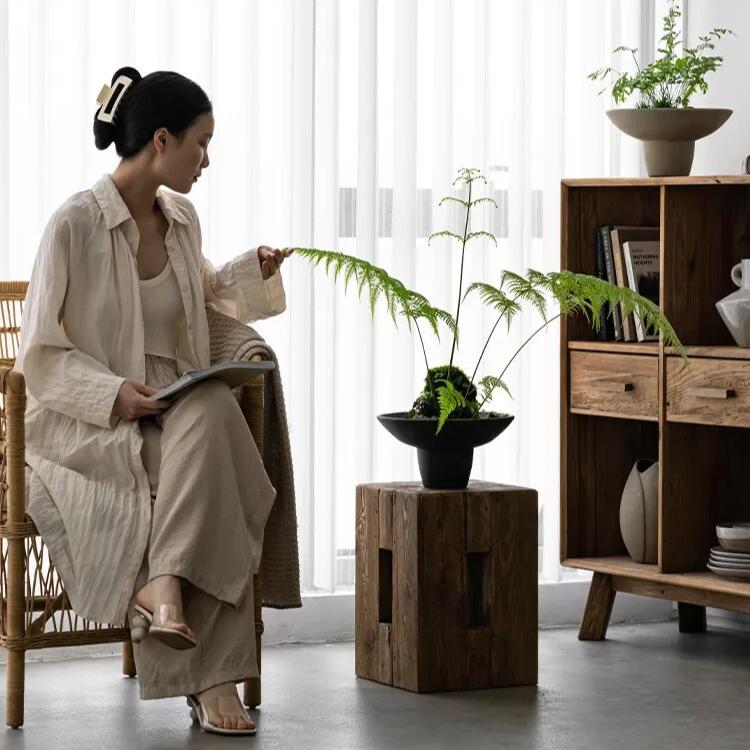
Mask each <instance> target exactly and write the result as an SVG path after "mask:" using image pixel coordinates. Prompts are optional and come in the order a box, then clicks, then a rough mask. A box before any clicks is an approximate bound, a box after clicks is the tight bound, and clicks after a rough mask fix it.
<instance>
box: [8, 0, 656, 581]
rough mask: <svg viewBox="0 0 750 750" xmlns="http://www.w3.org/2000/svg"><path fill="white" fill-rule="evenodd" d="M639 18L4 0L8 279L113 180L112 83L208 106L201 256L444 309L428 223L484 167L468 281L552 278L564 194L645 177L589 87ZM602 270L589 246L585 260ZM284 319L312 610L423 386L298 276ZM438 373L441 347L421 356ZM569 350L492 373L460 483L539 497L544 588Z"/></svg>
mask: <svg viewBox="0 0 750 750" xmlns="http://www.w3.org/2000/svg"><path fill="white" fill-rule="evenodd" d="M652 14H653V0H640V1H639V0H609V1H608V2H601V0H567V1H566V0H505V1H501V0H244V1H243V0H179V1H178V0H163V1H162V2H160V3H153V2H150V1H149V0H109V1H107V0H0V275H1V276H2V277H3V278H12V279H20V278H28V275H29V273H30V270H31V266H32V263H33V259H34V253H35V252H36V248H37V245H38V242H39V237H40V235H41V231H42V229H43V227H44V225H45V223H46V221H47V219H48V217H49V215H50V213H51V212H52V211H53V210H54V209H55V208H56V207H57V206H58V205H59V204H60V203H61V202H62V201H63V200H65V199H66V198H67V197H68V196H69V195H71V194H72V193H74V192H76V191H79V190H85V189H87V188H88V187H90V186H91V184H93V182H94V181H95V180H96V179H97V178H98V177H99V176H100V175H101V174H102V173H103V172H105V171H106V172H112V171H113V170H114V168H115V167H116V165H117V163H118V161H119V158H118V157H117V155H116V154H115V153H114V147H111V148H110V149H109V150H108V151H106V152H99V151H97V150H96V149H95V147H94V141H93V135H92V123H93V115H94V112H95V110H96V107H97V105H96V102H95V98H96V95H97V94H98V92H99V89H100V87H101V85H102V84H103V83H109V81H110V77H111V75H112V73H113V72H114V71H115V70H116V69H117V68H118V67H120V66H122V65H133V66H135V67H137V68H138V69H139V70H140V71H141V73H142V74H143V75H146V74H147V73H149V72H151V71H153V70H176V71H178V72H180V73H182V74H184V75H186V76H188V77H190V78H192V79H194V80H195V81H197V82H198V83H199V84H200V85H201V86H203V87H204V88H205V89H206V91H207V92H208V95H209V97H210V98H211V99H212V101H213V104H214V114H215V118H216V130H215V135H214V138H213V141H212V144H211V146H210V148H209V156H210V159H211V165H210V167H209V169H208V170H206V171H205V177H204V179H203V180H201V182H200V183H199V184H198V185H197V186H196V187H195V188H194V189H193V191H192V192H191V193H190V196H189V197H190V198H191V200H193V202H194V203H195V205H196V207H197V209H198V212H199V215H200V217H201V221H202V226H203V236H204V251H205V253H206V254H207V255H208V256H209V257H210V258H211V259H212V260H213V261H214V262H222V261H225V260H227V259H229V258H231V257H233V256H234V255H236V254H238V253H240V252H241V251H243V250H246V249H247V248H249V247H252V246H255V245H257V244H260V243H264V244H270V245H274V246H277V247H282V246H286V245H296V246H305V247H318V248H323V249H329V250H339V251H341V252H345V253H350V254H356V255H358V256H359V257H361V258H365V259H367V260H370V261H371V262H374V263H376V264H377V265H380V266H383V267H385V268H386V269H387V270H388V271H389V273H391V274H393V275H395V276H397V277H398V278H400V279H401V280H402V281H403V282H404V283H405V284H406V285H407V286H408V287H410V288H412V289H416V290H418V291H420V292H422V293H423V294H425V295H426V296H427V297H428V298H429V300H430V301H431V303H432V304H433V305H437V306H439V307H442V308H444V309H446V310H448V311H450V312H451V313H453V314H454V313H455V305H456V298H457V293H458V274H459V261H460V253H459V247H458V246H457V245H455V244H451V243H449V242H448V241H445V240H441V241H437V242H433V243H432V244H431V245H430V246H428V245H427V236H428V235H429V234H430V232H432V231H436V230H438V229H441V228H446V227H454V226H456V225H457V221H458V219H459V216H458V214H457V213H456V212H455V211H452V210H451V209H449V208H448V207H443V208H438V207H437V202H438V200H439V199H440V197H442V196H444V195H448V194H450V192H451V190H452V189H453V188H452V187H451V183H452V180H453V179H454V178H455V176H456V171H457V169H458V168H459V167H463V166H467V167H468V166H470V167H476V168H479V169H481V170H482V172H483V173H484V174H485V175H486V177H487V179H488V182H489V184H488V186H487V188H486V192H485V193H484V194H486V195H491V196H493V197H495V198H496V199H497V200H498V202H499V209H497V210H494V209H492V210H489V209H486V208H485V209H484V210H482V211H481V212H480V211H477V212H476V215H475V217H474V220H473V224H472V226H473V227H474V228H476V229H481V228H483V229H487V230H489V231H492V232H493V233H494V234H496V235H497V237H498V247H497V248H495V247H494V246H493V245H491V244H490V243H487V242H485V241H482V242H474V243H472V244H471V245H470V246H469V248H468V249H467V255H466V267H465V273H464V284H465V285H466V284H468V283H470V282H473V281H479V280H483V281H488V282H490V283H495V284H496V283H498V282H499V279H500V274H501V272H502V270H503V269H504V268H510V269H513V270H516V271H521V270H524V269H525V268H527V267H529V266H532V267H535V268H539V269H543V270H554V269H556V268H558V267H559V255H560V252H559V246H560V243H559V197H560V178H561V177H563V176H569V177H570V176H608V175H618V174H626V175H636V174H640V173H641V165H640V161H639V155H638V152H637V149H636V146H635V144H634V143H633V142H632V141H629V140H628V139H624V138H621V137H620V136H619V134H618V133H617V132H616V131H615V130H614V129H613V128H612V127H611V126H610V125H609V123H608V121H607V119H606V117H605V115H604V110H605V109H606V108H607V107H608V106H610V105H611V102H610V101H609V99H608V98H607V95H603V96H597V91H598V89H599V86H598V85H597V84H595V83H592V82H590V81H588V80H587V79H586V74H587V73H588V72H589V71H591V70H593V69H595V68H597V67H600V66H601V65H603V64H606V63H607V62H609V61H610V59H611V58H610V51H611V50H612V49H613V48H614V47H615V46H617V45H618V44H620V43H626V44H629V45H633V46H639V45H641V40H642V39H643V40H644V42H643V43H644V44H652V38H648V35H649V34H653V23H652V18H651V15H652ZM592 252H593V249H592ZM282 273H283V275H284V280H285V284H286V288H287V298H288V310H287V312H286V313H285V314H284V315H282V316H279V317H278V318H275V319H271V320H268V321H263V322H261V323H258V325H257V328H258V330H259V331H261V333H262V334H263V335H264V336H265V337H266V338H267V340H268V341H269V342H270V344H271V345H272V346H273V348H274V349H275V351H276V352H277V354H278V357H279V361H280V367H281V373H282V377H283V383H284V388H285V393H286V397H287V409H288V418H289V426H290V434H291V440H292V451H293V457H294V468H295V480H296V489H297V504H298V513H299V528H300V550H301V564H302V579H303V581H302V582H303V586H304V589H305V590H307V591H311V590H314V589H317V590H321V591H335V590H343V589H345V588H346V587H347V586H348V585H350V584H351V583H352V582H353V570H354V560H353V551H354V529H355V517H354V499H355V486H356V484H357V483H360V482H370V481H386V480H408V479H415V478H417V477H418V476H419V474H418V469H417V462H416V452H415V450H414V449H413V448H410V447H408V446H404V445H402V444H400V443H398V442H397V441H396V440H395V439H394V438H392V437H391V436H390V435H388V434H387V433H386V432H385V430H384V429H383V428H382V427H381V425H380V424H379V423H378V421H377V419H376V415H377V414H380V413H383V412H389V411H401V410H406V409H408V408H409V407H410V406H411V404H412V402H413V400H414V398H415V396H416V394H417V393H418V392H419V390H421V385H422V382H423V379H424V374H425V372H424V359H423V355H422V350H421V348H420V346H419V340H418V338H417V337H416V336H415V335H413V334H409V332H408V330H407V328H406V326H405V324H404V323H403V322H402V323H400V325H399V329H398V330H396V329H395V327H394V325H393V323H392V321H391V319H390V317H389V316H388V315H387V313H386V312H385V310H384V309H383V308H382V307H379V308H378V310H377V312H376V315H375V321H374V323H373V322H372V321H371V319H370V314H369V309H368V303H367V300H366V296H365V295H363V298H362V300H361V301H360V300H358V299H357V296H356V292H355V289H354V287H353V286H352V287H350V289H349V291H348V292H347V293H346V294H344V290H343V286H342V285H341V284H336V285H334V283H333V282H332V280H331V279H329V278H328V277H327V276H326V275H325V273H324V272H323V271H322V270H320V269H318V270H315V271H314V270H313V269H312V267H311V266H310V265H309V264H308V262H307V261H305V260H304V259H302V258H301V257H294V256H292V258H290V259H289V260H288V261H287V262H286V263H285V265H284V266H283V269H282ZM494 320H495V318H494V316H493V315H492V314H490V313H489V312H488V311H486V310H484V309H483V308H482V306H481V304H480V302H479V299H478V297H477V298H474V299H472V298H469V299H468V300H467V302H466V303H465V304H464V305H463V306H462V309H461V320H460V322H461V335H462V342H461V347H460V349H459V350H458V352H457V358H456V360H455V361H456V363H457V364H458V365H459V366H461V367H463V368H464V369H465V370H467V371H468V373H469V374H471V371H472V370H473V367H474V364H475V362H476V358H477V356H478V354H479V352H480V350H481V346H482V344H483V343H484V341H485V339H486V336H487V335H488V333H489V330H490V328H491V326H492V324H493V323H494ZM537 325H538V319H537V318H536V316H535V315H533V314H531V313H530V314H528V315H524V316H523V318H522V319H520V320H518V321H516V325H515V326H514V328H513V330H511V332H510V333H507V332H505V331H501V330H500V329H498V331H497V332H496V333H495V336H494V338H493V340H492V342H491V344H490V346H489V348H488V351H487V354H486V355H485V357H484V359H483V362H482V366H481V367H480V370H479V373H478V375H479V376H482V375H484V374H488V373H492V374H498V373H499V369H500V368H501V367H502V365H503V364H504V362H505V361H506V360H507V358H508V357H509V356H510V355H511V353H512V352H513V350H514V348H515V347H517V346H518V345H519V344H520V343H521V342H522V341H523V339H524V338H525V336H527V335H528V334H529V333H530V332H531V331H533V330H534V328H535V327H536V326H537ZM425 344H426V346H427V354H428V358H429V363H430V365H431V366H435V365H437V364H441V363H445V362H447V359H448V356H449V353H450V337H449V336H448V335H447V333H445V334H444V335H443V337H442V341H441V342H440V343H438V342H437V341H436V340H435V339H434V338H433V337H432V336H431V335H426V337H425ZM558 370H559V352H558V330H557V328H556V327H554V326H553V327H551V328H550V329H549V331H548V332H547V333H546V335H543V336H540V337H539V338H538V339H537V340H535V342H534V343H533V344H532V345H530V346H529V347H528V348H527V349H526V350H525V351H524V354H523V355H522V356H520V357H519V358H518V359H517V360H516V361H515V363H514V365H513V366H512V367H511V369H510V370H509V371H508V373H507V377H506V380H507V382H508V384H509V386H510V388H511V391H512V393H513V396H514V398H513V400H510V399H508V398H507V397H501V396H497V397H496V398H495V399H494V400H493V402H492V403H491V404H489V406H490V407H491V408H493V409H495V410H499V411H508V412H510V413H512V414H513V415H515V421H514V422H513V424H512V425H511V427H510V428H509V429H508V430H507V431H506V432H505V433H504V434H503V435H501V436H500V437H499V438H498V439H496V440H495V441H494V442H492V443H491V444H490V445H488V446H485V447H482V448H479V449H477V450H476V451H475V458H474V469H473V474H472V476H473V478H476V479H486V480H492V481H498V482H504V483H516V484H522V485H527V486H531V487H535V488H536V489H537V490H538V491H539V499H540V511H541V519H542V520H541V523H540V529H542V530H543V531H542V532H541V534H540V544H541V545H542V546H543V565H542V569H541V572H542V573H543V575H544V577H545V578H546V579H548V580H556V579H558V578H559V576H560V568H559V565H558V549H559V546H558V534H559V524H558V517H559V513H558V497H559V490H558V464H559V437H558V432H559V387H558V376H559V373H558Z"/></svg>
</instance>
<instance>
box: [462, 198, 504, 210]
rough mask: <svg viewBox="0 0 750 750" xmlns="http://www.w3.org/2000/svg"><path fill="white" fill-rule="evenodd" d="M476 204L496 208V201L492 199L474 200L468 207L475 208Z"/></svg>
mask: <svg viewBox="0 0 750 750" xmlns="http://www.w3.org/2000/svg"><path fill="white" fill-rule="evenodd" d="M477 203H491V204H492V205H493V206H494V207H495V208H497V207H498V205H497V201H496V200H495V199H494V198H476V199H475V200H473V201H472V202H471V203H470V204H469V205H470V206H476V205H477Z"/></svg>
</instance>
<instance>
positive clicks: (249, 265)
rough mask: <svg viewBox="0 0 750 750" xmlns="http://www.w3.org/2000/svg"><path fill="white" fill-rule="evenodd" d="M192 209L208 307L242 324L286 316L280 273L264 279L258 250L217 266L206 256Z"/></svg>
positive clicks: (204, 294) (279, 270) (198, 222)
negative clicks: (282, 314)
mask: <svg viewBox="0 0 750 750" xmlns="http://www.w3.org/2000/svg"><path fill="white" fill-rule="evenodd" d="M190 208H191V214H192V216H193V221H194V226H195V230H196V235H197V237H198V250H199V252H200V262H201V264H202V276H203V296H204V298H205V301H206V307H210V308H212V309H214V310H216V311H217V312H220V313H224V314H225V315H229V316H230V317H232V318H235V319H237V320H239V321H240V322H241V323H252V322H253V321H254V320H262V319H263V318H270V317H271V316H273V315H278V314H279V313H281V312H284V310H286V293H285V291H284V282H283V280H282V278H281V269H278V270H277V271H276V273H274V274H273V275H272V276H270V277H269V278H268V279H264V278H263V274H262V272H261V270H260V261H259V260H258V249H257V248H254V249H253V250H248V251H246V252H244V253H241V254H240V255H238V256H236V257H235V258H232V260H230V261H228V262H226V263H224V264H223V265H220V266H218V267H216V266H214V264H213V263H211V261H210V260H209V259H208V258H206V257H205V256H204V255H203V249H202V244H203V243H202V235H201V228H200V221H199V219H198V214H197V212H196V211H195V209H194V208H193V207H192V206H191V207H190Z"/></svg>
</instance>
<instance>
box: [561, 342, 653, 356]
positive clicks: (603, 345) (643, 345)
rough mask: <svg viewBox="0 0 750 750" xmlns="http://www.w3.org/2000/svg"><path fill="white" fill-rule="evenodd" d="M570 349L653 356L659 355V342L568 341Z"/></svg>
mask: <svg viewBox="0 0 750 750" xmlns="http://www.w3.org/2000/svg"><path fill="white" fill-rule="evenodd" d="M568 349H569V350H571V351H585V352H609V353H610V354H646V355H649V356H651V357H657V356H658V355H659V344H658V343H657V342H656V341H641V342H638V343H636V342H635V341H627V342H623V341H568Z"/></svg>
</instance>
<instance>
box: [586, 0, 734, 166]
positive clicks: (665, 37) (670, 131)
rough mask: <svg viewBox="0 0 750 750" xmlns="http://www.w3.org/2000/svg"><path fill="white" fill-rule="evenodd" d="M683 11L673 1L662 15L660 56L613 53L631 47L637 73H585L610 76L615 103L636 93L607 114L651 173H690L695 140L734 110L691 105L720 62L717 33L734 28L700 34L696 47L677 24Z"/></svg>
mask: <svg viewBox="0 0 750 750" xmlns="http://www.w3.org/2000/svg"><path fill="white" fill-rule="evenodd" d="M681 15H682V12H681V10H680V6H679V2H678V1H677V0H672V3H671V5H670V7H669V10H668V11H667V15H666V16H664V20H663V27H662V37H661V40H660V43H661V46H660V47H659V49H658V52H659V55H660V57H657V58H656V59H655V60H652V61H651V62H650V63H649V64H648V65H646V66H645V67H644V68H641V67H640V65H639V64H638V59H637V58H636V53H637V52H638V50H637V49H634V48H632V47H626V46H620V47H617V48H616V49H615V50H613V54H614V53H617V52H629V53H630V54H631V55H632V58H633V62H634V64H635V68H636V71H635V73H633V74H630V73H626V72H621V71H618V70H614V69H613V68H612V67H605V68H600V69H599V70H595V71H594V72H593V73H590V74H589V76H588V77H589V79H590V80H592V81H599V80H604V79H606V78H607V77H610V76H611V77H612V78H613V81H612V98H613V99H614V101H615V102H616V103H617V104H622V103H624V102H625V101H626V100H627V99H628V97H630V96H631V95H635V96H636V106H635V107H630V108H629V107H622V108H616V109H609V110H607V117H609V119H610V120H611V121H612V123H613V124H614V125H615V127H617V128H618V129H619V130H621V131H622V132H623V133H625V134H626V135H629V136H631V137H633V138H637V139H638V140H640V141H641V142H642V143H643V156H644V160H645V162H646V171H647V172H648V174H649V176H650V177H657V176H667V175H673V176H674V175H689V174H690V169H691V167H692V165H693V155H694V152H695V141H696V140H698V139H700V138H704V137H706V136H707V135H711V133H713V132H714V131H715V130H718V129H719V128H720V127H721V126H722V125H723V124H724V123H725V122H726V121H727V120H728V119H729V117H730V115H731V114H732V110H731V109H713V108H708V107H691V106H690V99H691V98H692V97H693V95H694V94H695V93H696V92H698V91H700V92H702V93H705V92H706V91H707V90H708V85H707V83H706V74H707V73H711V72H713V71H715V70H718V68H719V67H720V65H721V64H722V62H723V61H724V58H722V57H719V56H718V55H712V54H710V52H711V51H712V50H714V49H715V47H716V44H715V43H716V42H717V41H718V40H719V39H721V37H723V36H724V35H725V34H732V33H733V32H732V31H731V30H730V29H724V28H715V29H712V30H711V31H709V32H708V34H705V35H704V36H699V37H698V40H699V44H698V45H696V46H695V47H692V48H689V47H685V45H684V44H683V41H682V38H681V35H680V33H679V31H678V29H677V23H678V20H679V18H680V16H681ZM680 48H681V54H679V55H678V49H680ZM604 90H606V89H603V90H602V92H600V93H603V91H604Z"/></svg>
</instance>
